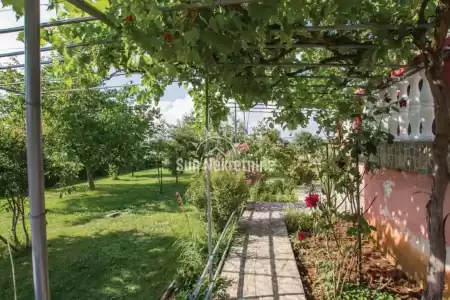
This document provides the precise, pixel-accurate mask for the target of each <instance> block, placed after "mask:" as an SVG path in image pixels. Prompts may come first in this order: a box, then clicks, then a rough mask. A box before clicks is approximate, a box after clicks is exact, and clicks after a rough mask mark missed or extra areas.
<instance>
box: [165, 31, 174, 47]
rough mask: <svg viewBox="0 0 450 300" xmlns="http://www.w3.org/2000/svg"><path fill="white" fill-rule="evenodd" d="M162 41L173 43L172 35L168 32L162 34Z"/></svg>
mask: <svg viewBox="0 0 450 300" xmlns="http://www.w3.org/2000/svg"><path fill="white" fill-rule="evenodd" d="M164 39H165V40H166V41H167V42H168V43H169V44H170V43H172V41H173V35H172V34H170V32H167V31H166V32H164Z"/></svg>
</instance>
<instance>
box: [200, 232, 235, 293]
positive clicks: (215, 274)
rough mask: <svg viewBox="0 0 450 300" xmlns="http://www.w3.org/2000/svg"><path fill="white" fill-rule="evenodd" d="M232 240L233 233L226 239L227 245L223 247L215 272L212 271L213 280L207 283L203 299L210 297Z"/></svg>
mask: <svg viewBox="0 0 450 300" xmlns="http://www.w3.org/2000/svg"><path fill="white" fill-rule="evenodd" d="M232 241H233V235H231V236H230V238H229V239H228V243H227V246H226V247H225V251H224V252H223V253H222V257H221V258H220V262H219V265H218V266H217V269H216V272H215V273H214V278H213V281H212V282H211V283H210V284H209V287H208V292H207V293H206V297H205V300H209V299H210V297H211V296H212V291H213V288H214V283H215V282H216V280H217V277H218V276H219V274H220V272H221V271H222V268H223V265H224V263H225V258H226V257H227V254H228V251H229V249H230V246H231V242H232Z"/></svg>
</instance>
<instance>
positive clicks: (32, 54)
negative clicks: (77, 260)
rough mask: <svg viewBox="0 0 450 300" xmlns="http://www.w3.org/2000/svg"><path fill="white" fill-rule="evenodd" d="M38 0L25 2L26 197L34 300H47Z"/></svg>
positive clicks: (48, 287)
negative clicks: (27, 199)
mask: <svg viewBox="0 0 450 300" xmlns="http://www.w3.org/2000/svg"><path fill="white" fill-rule="evenodd" d="M39 28H40V9H39V0H26V1H25V28H24V29H25V51H26V54H25V65H26V66H25V82H26V84H25V99H26V104H27V108H26V128H27V171H28V195H29V199H30V225H31V249H32V262H33V284H34V297H35V300H50V286H49V279H48V254H47V232H46V220H45V212H46V211H45V201H44V168H43V155H42V128H41V126H42V125H41V65H40V62H41V57H40V51H39V48H40V29H39Z"/></svg>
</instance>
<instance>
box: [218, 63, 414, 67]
mask: <svg viewBox="0 0 450 300" xmlns="http://www.w3.org/2000/svg"><path fill="white" fill-rule="evenodd" d="M217 65H218V66H243V67H289V68H297V67H337V68H345V67H357V66H358V65H355V64H342V63H340V64H339V63H302V62H296V63H230V64H224V63H218V64H217ZM379 67H386V68H413V67H412V66H408V65H395V64H393V65H383V66H379Z"/></svg>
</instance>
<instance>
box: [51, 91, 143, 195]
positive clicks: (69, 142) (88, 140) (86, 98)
mask: <svg viewBox="0 0 450 300" xmlns="http://www.w3.org/2000/svg"><path fill="white" fill-rule="evenodd" d="M47 103H48V106H47V109H46V111H45V114H46V116H45V117H44V120H45V122H46V125H47V128H48V131H49V132H50V133H51V134H49V140H48V143H49V144H51V145H52V146H53V147H54V148H58V149H59V152H61V153H66V154H67V156H69V157H71V158H73V159H77V160H78V161H79V162H80V163H81V164H82V166H83V167H84V168H85V170H86V172H87V179H88V183H89V189H91V190H93V189H95V184H94V172H95V170H97V169H98V168H100V167H101V166H105V165H108V166H109V168H110V171H111V172H112V173H114V174H116V175H115V176H117V172H118V171H119V169H120V168H122V167H125V166H127V164H128V161H132V160H133V155H134V154H135V153H136V151H139V149H138V148H139V147H140V145H141V143H142V142H143V140H144V139H145V137H146V135H147V130H148V128H149V121H148V114H147V111H146V108H145V107H142V106H140V105H132V100H131V99H130V95H129V93H128V91H127V90H123V91H116V90H108V91H101V90H89V91H81V92H74V93H69V94H65V95H64V96H63V97H55V98H53V99H49V101H48V102H47ZM114 174H113V175H114Z"/></svg>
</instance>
